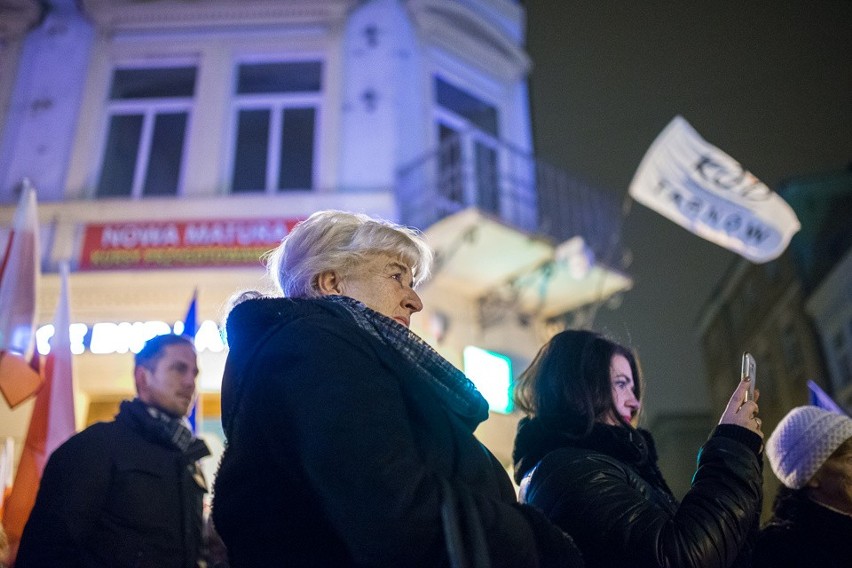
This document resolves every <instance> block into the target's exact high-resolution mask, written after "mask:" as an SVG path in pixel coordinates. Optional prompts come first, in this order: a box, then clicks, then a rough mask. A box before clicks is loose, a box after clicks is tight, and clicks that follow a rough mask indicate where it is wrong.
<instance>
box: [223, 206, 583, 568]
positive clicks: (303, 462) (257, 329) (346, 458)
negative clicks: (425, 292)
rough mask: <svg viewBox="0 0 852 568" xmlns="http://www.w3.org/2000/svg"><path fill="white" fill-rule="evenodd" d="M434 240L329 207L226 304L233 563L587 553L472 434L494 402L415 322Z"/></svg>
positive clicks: (465, 561)
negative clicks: (525, 495) (244, 294)
mask: <svg viewBox="0 0 852 568" xmlns="http://www.w3.org/2000/svg"><path fill="white" fill-rule="evenodd" d="M431 258H432V255H431V252H430V251H429V249H428V247H427V246H426V244H425V242H424V241H423V239H422V237H420V236H419V234H418V233H416V232H415V231H413V230H411V229H408V228H405V227H401V226H398V225H394V224H391V223H388V222H384V221H379V220H375V219H372V218H370V217H367V216H365V215H356V214H351V213H345V212H341V211H322V212H318V213H315V214H313V215H311V216H310V217H309V218H308V219H307V220H305V221H303V222H302V223H300V224H299V225H298V226H296V227H295V228H294V229H293V231H292V232H291V233H290V234H289V235H288V236H287V237H286V238H285V239H284V241H283V242H282V243H281V245H280V246H279V247H278V249H277V250H276V251H275V252H274V254H273V255H272V256H271V258H270V263H269V265H270V272H271V273H272V275H273V276H274V278H275V280H276V282H277V284H278V287H279V288H280V291H281V292H282V293H283V297H262V296H259V295H257V294H254V295H253V297H248V299H244V300H243V301H242V302H239V303H238V304H237V305H236V306H235V307H234V308H233V309H232V311H231V312H230V314H229V316H228V319H227V325H226V331H227V338H228V344H229V348H230V352H229V354H228V360H227V364H226V367H225V376H224V379H223V382H222V423H223V426H224V429H225V434H226V437H227V446H226V450H225V454H224V456H223V458H222V462H221V465H220V468H219V472H218V474H217V478H216V484H215V488H214V495H215V497H214V502H213V519H214V522H215V525H216V528H217V530H218V531H219V533H220V534H221V536H222V539H223V541H224V542H225V545H226V546H227V547H228V553H229V558H230V561H231V566H233V567H236V568H239V567H242V566H251V567H257V566H335V567H339V566H407V567H409V566H450V565H453V566H461V565H472V566H488V565H490V566H530V567H532V566H560V567H570V566H581V565H582V561H581V559H580V556H579V553H578V552H577V550H576V548H575V547H574V545H573V542H572V541H571V539H570V538H569V537H568V536H566V535H565V534H564V533H562V532H561V531H560V530H558V529H557V528H555V527H554V526H553V525H551V524H550V523H549V522H548V521H547V520H546V519H545V518H544V517H543V516H542V515H541V514H540V513H538V511H536V510H534V509H532V508H530V507H528V506H523V505H519V504H517V503H516V501H515V493H514V489H513V487H512V485H511V482H510V481H509V478H508V475H507V474H506V472H505V471H504V469H503V468H502V467H501V465H500V464H499V463H498V462H497V460H496V459H495V458H494V456H493V455H491V454H490V453H489V452H488V450H487V449H486V448H485V447H484V446H482V445H481V444H480V443H479V442H478V441H477V440H476V438H475V437H474V436H473V430H474V429H475V428H476V426H477V425H478V424H479V423H480V422H482V421H483V420H485V419H486V417H487V416H488V405H487V403H486V402H485V400H484V399H483V398H482V396H481V395H480V394H479V392H478V391H477V390H476V388H475V387H474V386H473V384H472V383H471V382H470V381H469V380H468V379H467V378H466V377H465V376H464V375H463V374H462V373H461V372H460V371H459V370H458V369H456V368H455V367H453V366H452V365H451V364H450V363H449V362H447V361H446V360H444V359H443V358H442V357H441V356H440V355H438V354H437V353H436V352H435V351H434V350H432V349H431V348H430V347H429V346H428V345H427V344H426V343H424V342H423V341H422V340H420V339H419V338H418V337H417V336H416V335H415V334H414V333H412V332H411V331H410V330H409V324H410V321H411V317H412V315H414V314H415V313H417V312H419V311H420V310H421V309H422V308H423V303H422V302H421V300H420V297H419V296H418V294H417V292H416V291H415V286H416V284H417V283H418V282H419V281H421V280H423V278H425V277H426V275H427V274H428V271H429V265H430V262H431Z"/></svg>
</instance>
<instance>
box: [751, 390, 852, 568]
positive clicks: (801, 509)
mask: <svg viewBox="0 0 852 568" xmlns="http://www.w3.org/2000/svg"><path fill="white" fill-rule="evenodd" d="M766 457H767V458H768V459H769V465H770V466H771V467H772V471H773V472H775V475H776V476H777V477H778V479H779V480H780V481H781V483H782V484H783V486H782V487H781V489H780V490H779V493H778V496H777V497H776V499H775V503H774V506H773V514H772V519H771V520H770V521H769V523H768V524H767V525H766V526H765V527H764V528H763V530H762V531H761V532H760V535H759V536H758V540H757V548H756V549H755V555H754V566H756V567H758V568H770V567H772V568H787V567H789V568H793V567H796V568H801V567H805V566H819V567H820V568H841V567H844V568H845V567H848V566H852V418H849V417H848V416H844V415H842V414H839V413H835V412H830V411H828V410H824V409H822V408H818V407H816V406H800V407H798V408H794V409H793V410H791V411H790V412H789V413H788V414H787V415H786V416H785V417H784V418H783V419H782V420H781V422H780V423H779V424H778V426H777V427H776V428H775V430H774V431H773V432H772V435H771V436H770V437H769V440H768V441H767V442H766Z"/></svg>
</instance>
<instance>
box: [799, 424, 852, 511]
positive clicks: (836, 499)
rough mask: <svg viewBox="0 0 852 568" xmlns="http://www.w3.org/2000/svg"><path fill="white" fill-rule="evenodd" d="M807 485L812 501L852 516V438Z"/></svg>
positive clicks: (838, 449)
mask: <svg viewBox="0 0 852 568" xmlns="http://www.w3.org/2000/svg"><path fill="white" fill-rule="evenodd" d="M808 485H809V486H810V496H811V498H812V499H814V500H816V501H818V502H820V503H822V504H824V505H828V506H830V507H833V508H835V509H837V510H839V511H842V512H844V513H846V514H847V515H852V438H849V439H848V440H846V441H845V442H844V443H843V444H841V446H840V447H839V448H837V450H835V452H834V453H833V454H831V457H829V458H828V459H827V460H826V461H825V463H824V464H822V467H820V468H819V471H817V472H816V474H815V475H814V476H813V478H812V479H811V481H810V482H809V483H808Z"/></svg>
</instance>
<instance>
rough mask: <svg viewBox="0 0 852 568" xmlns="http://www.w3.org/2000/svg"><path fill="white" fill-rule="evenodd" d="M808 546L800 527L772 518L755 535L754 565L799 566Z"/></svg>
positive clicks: (761, 566)
mask: <svg viewBox="0 0 852 568" xmlns="http://www.w3.org/2000/svg"><path fill="white" fill-rule="evenodd" d="M808 550H810V547H809V546H808V544H807V543H806V542H805V541H804V539H803V538H802V531H801V527H798V526H797V525H796V524H795V523H792V522H789V521H778V520H776V519H773V520H772V521H771V522H770V523H769V524H768V525H766V526H765V527H764V528H763V529H761V531H760V532H759V533H758V535H757V539H756V541H755V549H754V565H755V566H756V567H758V568H763V567H767V568H768V567H770V566H772V567H776V568H777V567H781V566H799V565H801V564H799V559H800V557H801V555H802V553H805V554H806V555H807V554H808V552H807V551H808Z"/></svg>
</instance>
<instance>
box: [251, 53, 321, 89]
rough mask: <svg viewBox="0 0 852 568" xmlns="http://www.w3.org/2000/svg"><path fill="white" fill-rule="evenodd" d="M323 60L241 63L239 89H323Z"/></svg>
mask: <svg viewBox="0 0 852 568" xmlns="http://www.w3.org/2000/svg"><path fill="white" fill-rule="evenodd" d="M321 75H322V64H321V63H320V62H319V61H300V62H291V63H254V64H245V65H240V71H239V78H238V79H237V93H239V94H251V93H296V92H316V91H319V90H320V87H321V84H320V83H321V80H322V77H321Z"/></svg>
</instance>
